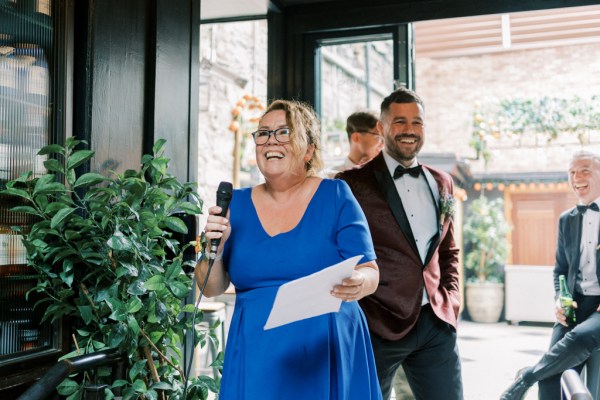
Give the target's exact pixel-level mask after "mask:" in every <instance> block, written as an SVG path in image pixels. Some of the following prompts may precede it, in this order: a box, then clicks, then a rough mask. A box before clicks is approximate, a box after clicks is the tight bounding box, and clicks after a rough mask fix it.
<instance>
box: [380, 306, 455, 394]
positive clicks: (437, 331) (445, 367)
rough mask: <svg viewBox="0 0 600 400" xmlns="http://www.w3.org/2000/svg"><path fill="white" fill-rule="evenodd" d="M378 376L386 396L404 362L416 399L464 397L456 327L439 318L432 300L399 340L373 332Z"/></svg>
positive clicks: (390, 391) (390, 392)
mask: <svg viewBox="0 0 600 400" xmlns="http://www.w3.org/2000/svg"><path fill="white" fill-rule="evenodd" d="M371 342H372V343H373V352H374V354H375V363H376V365H377V376H378V378H379V384H380V385H381V391H382V393H383V398H384V400H388V399H389V398H390V396H391V394H392V383H393V379H394V375H395V373H396V370H397V369H398V368H399V367H400V365H402V366H403V367H404V372H405V373H406V378H407V380H408V384H409V385H410V388H411V390H412V392H413V395H414V396H415V399H417V400H462V399H463V387H462V378H461V366H460V357H459V355H458V346H457V345H456V331H455V330H454V328H453V327H452V326H450V325H448V324H447V323H446V322H444V321H442V320H440V319H439V318H438V317H437V316H436V315H435V314H434V313H433V310H432V309H431V306H430V305H429V304H427V305H425V306H423V308H422V309H421V315H420V316H419V319H418V321H417V324H416V325H415V327H414V328H413V329H412V330H411V331H410V332H409V333H408V335H407V336H405V337H403V338H402V339H400V340H397V341H390V340H385V339H383V338H381V337H379V336H377V335H376V334H375V333H373V332H371Z"/></svg>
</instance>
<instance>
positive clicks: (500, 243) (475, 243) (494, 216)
mask: <svg viewBox="0 0 600 400" xmlns="http://www.w3.org/2000/svg"><path fill="white" fill-rule="evenodd" d="M509 231H510V225H509V224H508V222H507V221H506V219H505V218H504V202H503V200H502V199H501V198H498V199H495V200H489V199H488V198H487V197H485V196H484V195H481V196H479V197H478V198H477V199H475V200H473V202H471V204H470V205H469V214H468V217H467V218H466V219H465V222H464V225H463V240H464V244H465V248H466V249H467V254H466V257H465V268H466V269H467V270H469V271H471V273H472V275H474V280H476V281H479V282H488V281H489V282H500V281H501V279H502V267H503V266H504V264H505V263H506V256H507V254H508V250H509V243H508V239H507V237H506V235H507V234H508V232H509Z"/></svg>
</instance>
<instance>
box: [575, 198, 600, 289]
mask: <svg viewBox="0 0 600 400" xmlns="http://www.w3.org/2000/svg"><path fill="white" fill-rule="evenodd" d="M595 203H596V204H599V205H600V198H598V199H596V201H595ZM598 232H600V212H597V211H592V210H587V211H586V212H585V213H584V214H583V219H582V221H581V242H580V244H579V246H580V247H579V249H580V251H581V256H580V259H579V272H578V274H577V286H578V288H579V289H580V291H581V293H582V294H584V295H585V296H599V295H600V285H599V284H598V275H597V274H596V253H597V251H598V249H597V247H598Z"/></svg>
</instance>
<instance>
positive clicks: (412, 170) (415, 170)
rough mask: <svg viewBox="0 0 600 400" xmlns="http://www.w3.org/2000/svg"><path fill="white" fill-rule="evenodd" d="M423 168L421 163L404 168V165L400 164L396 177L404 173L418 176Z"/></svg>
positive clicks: (395, 173) (395, 172)
mask: <svg viewBox="0 0 600 400" xmlns="http://www.w3.org/2000/svg"><path fill="white" fill-rule="evenodd" d="M422 170H423V168H421V166H420V165H417V166H416V167H412V168H404V167H403V166H401V165H398V166H397V167H396V170H395V171H394V179H398V178H400V177H401V176H402V175H404V174H410V176H412V177H414V178H418V177H419V175H420V174H421V171H422Z"/></svg>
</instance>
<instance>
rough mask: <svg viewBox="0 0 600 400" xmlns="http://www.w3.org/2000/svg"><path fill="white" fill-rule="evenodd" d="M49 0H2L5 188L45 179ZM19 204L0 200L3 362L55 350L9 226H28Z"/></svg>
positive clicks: (0, 145)
mask: <svg viewBox="0 0 600 400" xmlns="http://www.w3.org/2000/svg"><path fill="white" fill-rule="evenodd" d="M51 10H52V1H51V0H45V1H44V0H18V1H17V0H0V189H4V188H5V185H6V182H7V181H8V180H11V179H14V178H17V177H18V176H20V175H21V174H23V173H25V172H27V171H33V174H34V176H36V175H42V174H44V173H45V169H44V165H43V162H44V160H45V159H46V158H45V157H41V156H37V155H36V153H37V152H38V150H39V149H40V148H41V147H43V146H45V145H46V144H48V141H49V137H50V131H51V117H50V116H51V107H50V93H51V82H50V76H52V75H51V72H50V67H49V60H51V59H52V57H51V51H52V37H53V30H54V28H53V18H52V15H51V14H52V12H51ZM18 204H19V200H18V198H9V197H6V196H4V197H1V198H0V362H1V361H2V360H3V359H6V358H13V357H14V354H15V353H21V352H22V353H24V354H26V352H30V351H33V350H39V349H43V348H48V347H51V346H53V345H54V340H55V339H54V337H55V336H56V335H55V334H54V332H53V328H52V326H51V325H50V324H48V323H45V324H43V325H40V323H39V321H40V319H41V317H42V315H43V310H42V309H36V310H34V309H33V304H34V303H35V301H37V300H38V299H39V298H36V296H35V295H33V294H32V296H30V299H29V301H26V300H25V294H26V293H27V291H28V290H29V289H31V287H33V286H34V285H35V283H36V276H35V274H34V273H33V272H32V271H31V269H30V268H28V267H27V266H26V265H25V263H26V257H25V248H24V247H23V245H22V243H21V240H20V237H19V236H18V235H15V234H14V231H13V230H12V229H11V227H12V226H19V227H21V229H23V230H27V227H28V226H29V225H30V224H31V222H32V221H31V219H30V218H28V216H27V214H24V213H14V212H11V211H10V208H12V207H13V206H16V205H18Z"/></svg>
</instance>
